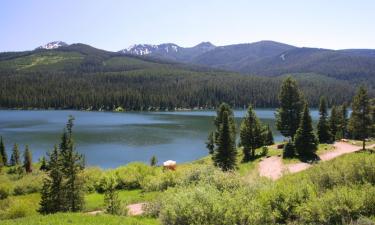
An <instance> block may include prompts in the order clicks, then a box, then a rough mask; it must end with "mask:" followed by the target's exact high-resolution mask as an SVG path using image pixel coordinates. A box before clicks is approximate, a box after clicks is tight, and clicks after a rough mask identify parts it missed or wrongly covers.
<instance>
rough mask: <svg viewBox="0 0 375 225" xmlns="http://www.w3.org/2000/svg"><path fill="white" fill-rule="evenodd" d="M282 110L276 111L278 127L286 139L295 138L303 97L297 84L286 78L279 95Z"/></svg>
mask: <svg viewBox="0 0 375 225" xmlns="http://www.w3.org/2000/svg"><path fill="white" fill-rule="evenodd" d="M279 102H280V108H278V109H277V111H276V127H277V129H278V130H279V131H280V133H281V134H282V135H284V136H285V137H290V138H292V139H293V138H294V136H295V134H296V131H297V129H298V125H299V121H300V118H301V112H302V108H303V103H304V100H303V97H302V94H301V92H300V91H299V89H298V86H297V82H296V81H295V80H293V79H292V78H291V77H288V78H286V79H285V80H284V81H283V83H282V85H281V91H280V94H279Z"/></svg>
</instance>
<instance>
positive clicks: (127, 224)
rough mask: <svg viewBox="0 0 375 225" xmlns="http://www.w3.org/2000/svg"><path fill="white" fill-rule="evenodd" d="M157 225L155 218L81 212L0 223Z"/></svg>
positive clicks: (5, 224)
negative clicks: (92, 214)
mask: <svg viewBox="0 0 375 225" xmlns="http://www.w3.org/2000/svg"><path fill="white" fill-rule="evenodd" d="M66 224H72V225H120V224H123V225H158V224H160V223H159V221H158V220H157V219H152V218H145V217H122V216H111V215H96V216H91V215H85V214H82V213H58V214H53V215H47V216H41V215H36V216H30V217H26V218H21V219H16V220H4V221H1V225H66Z"/></svg>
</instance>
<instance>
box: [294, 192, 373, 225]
mask: <svg viewBox="0 0 375 225" xmlns="http://www.w3.org/2000/svg"><path fill="white" fill-rule="evenodd" d="M374 196H375V187H374V186H372V185H363V186H353V187H345V186H344V187H340V188H335V189H333V190H330V191H328V192H327V193H325V194H323V195H322V196H320V197H319V198H316V199H313V200H312V201H310V202H307V203H305V204H302V205H301V206H300V207H299V209H298V211H299V218H300V221H301V222H304V223H314V224H342V223H349V222H350V221H352V220H356V219H358V218H359V217H360V216H361V215H363V216H372V215H374V214H375V197H374Z"/></svg>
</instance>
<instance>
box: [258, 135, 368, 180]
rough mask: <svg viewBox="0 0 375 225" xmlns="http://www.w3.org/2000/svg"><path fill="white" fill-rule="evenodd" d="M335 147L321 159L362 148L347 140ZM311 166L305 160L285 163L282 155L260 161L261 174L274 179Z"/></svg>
mask: <svg viewBox="0 0 375 225" xmlns="http://www.w3.org/2000/svg"><path fill="white" fill-rule="evenodd" d="M374 146H375V145H371V146H368V147H369V148H373V147H374ZM334 147H335V149H334V150H332V151H329V152H326V153H324V154H322V155H319V157H320V160H321V161H328V160H331V159H334V158H336V157H338V156H341V155H343V154H347V153H352V152H356V151H359V150H361V149H362V148H361V147H358V146H355V145H351V144H349V143H346V142H336V143H335V144H334ZM311 166H312V165H311V164H309V163H304V162H299V163H293V164H288V165H284V164H283V162H282V158H281V157H280V156H272V157H269V158H266V159H264V160H263V161H261V162H260V163H259V175H260V176H264V177H268V178H271V179H272V180H277V179H279V178H280V177H282V176H283V174H285V173H297V172H300V171H302V170H305V169H307V168H309V167H311Z"/></svg>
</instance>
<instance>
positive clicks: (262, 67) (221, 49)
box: [0, 41, 375, 85]
mask: <svg viewBox="0 0 375 225" xmlns="http://www.w3.org/2000/svg"><path fill="white" fill-rule="evenodd" d="M56 50H58V51H59V52H78V53H79V54H82V53H84V54H85V56H80V57H82V62H80V63H81V64H84V65H90V66H92V65H94V64H95V66H96V67H103V68H104V67H106V66H105V65H104V64H105V60H107V59H109V58H110V57H112V56H124V57H137V58H138V59H141V60H146V61H157V62H158V63H164V64H179V66H181V65H182V64H183V65H185V66H186V67H190V68H195V69H197V68H199V69H202V68H204V69H205V70H207V69H209V68H211V69H216V70H222V71H230V72H238V73H241V74H245V75H258V76H279V75H285V74H300V73H303V74H307V73H308V74H319V75H322V76H327V77H331V78H335V79H339V80H354V81H358V82H364V81H366V82H368V81H369V82H368V83H369V84H371V85H373V84H375V50H373V49H344V50H331V49H322V48H306V47H296V46H293V45H288V44H284V43H279V42H275V41H259V42H254V43H248V44H234V45H226V46H215V45H213V44H212V43H210V42H202V43H200V44H198V45H196V46H193V47H181V46H179V45H177V44H173V43H165V44H159V45H151V44H137V45H132V46H130V47H128V48H126V49H122V50H120V51H117V52H110V51H105V50H100V49H96V48H94V47H91V46H89V45H84V44H71V45H68V44H66V43H65V42H62V41H54V42H51V43H48V44H46V45H42V46H40V47H38V48H36V49H35V50H33V51H25V52H10V53H0V69H6V70H8V69H11V67H7V66H6V65H13V66H14V65H15V64H12V63H10V64H9V63H7V61H6V60H10V59H14V58H18V61H20V58H22V57H25V56H28V55H33V54H36V53H40V52H45V53H43V54H48V52H49V51H56ZM77 57H78V56H77ZM4 60H5V61H4ZM21 61H22V60H21ZM50 61H51V60H50ZM4 64H5V65H4ZM33 65H37V63H36V64H35V63H34V64H33ZM125 65H126V63H124V65H121V63H118V65H117V67H118V69H119V70H120V68H123V67H124V66H125ZM70 66H71V65H69V66H63V67H64V68H66V67H70ZM26 68H28V69H30V68H33V67H32V66H31V67H26Z"/></svg>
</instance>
